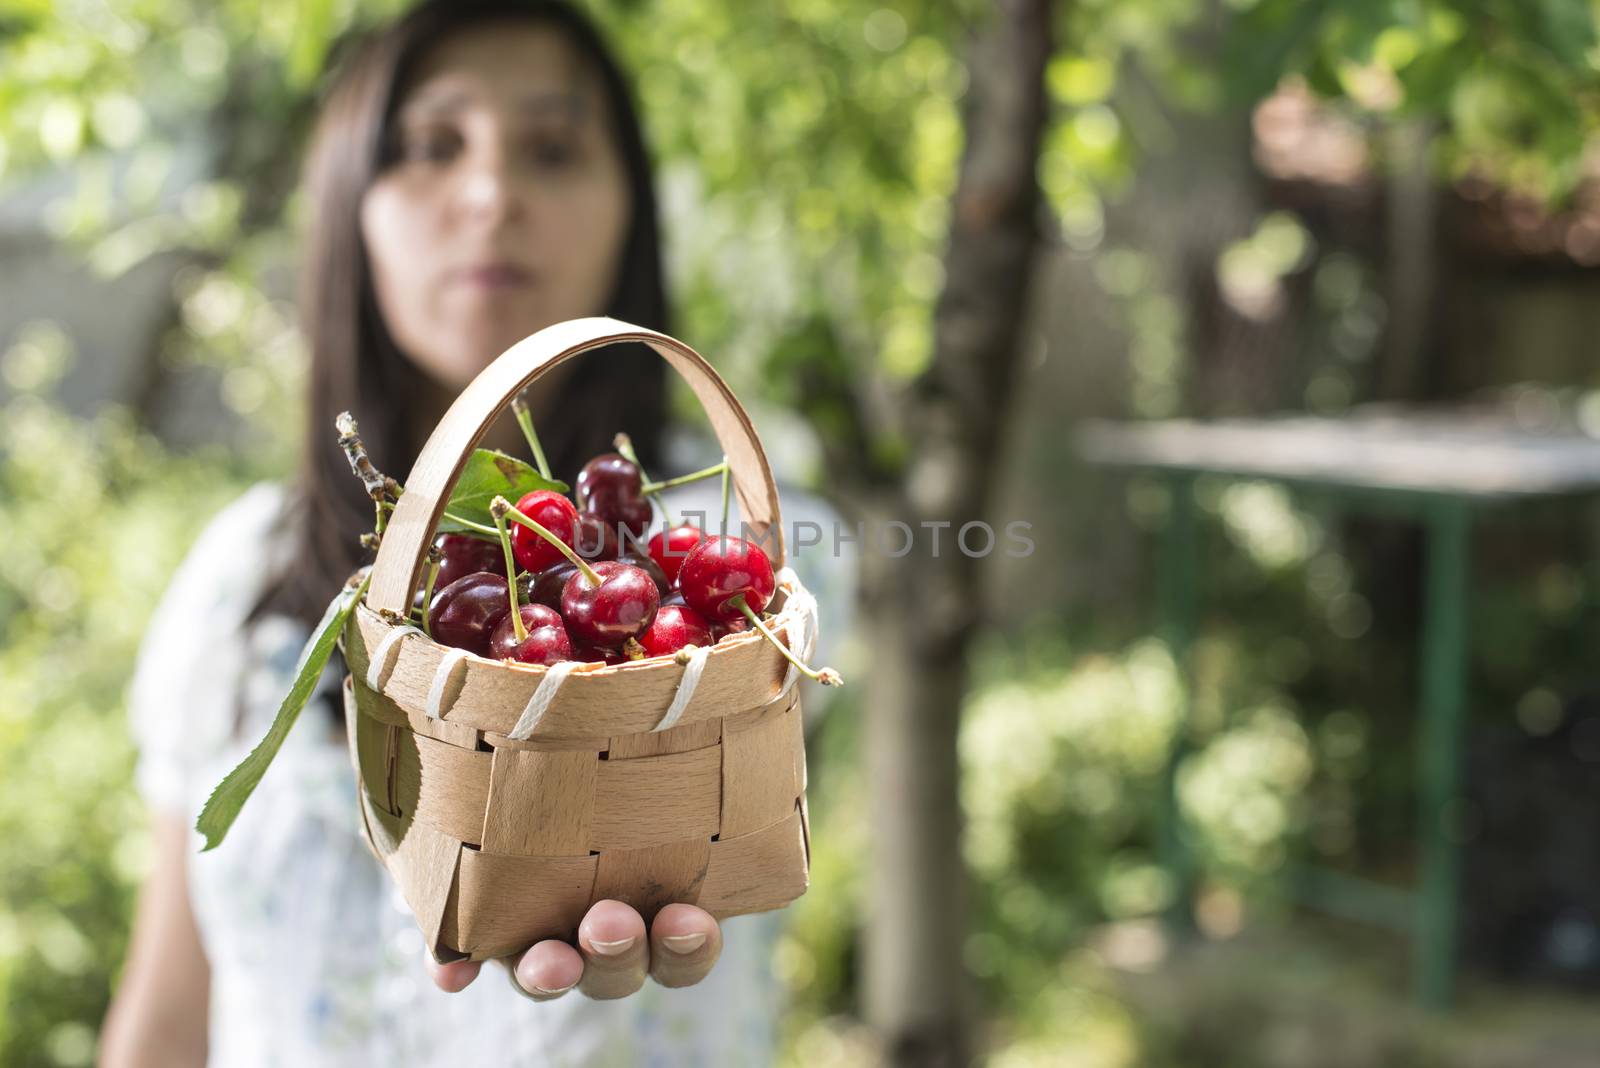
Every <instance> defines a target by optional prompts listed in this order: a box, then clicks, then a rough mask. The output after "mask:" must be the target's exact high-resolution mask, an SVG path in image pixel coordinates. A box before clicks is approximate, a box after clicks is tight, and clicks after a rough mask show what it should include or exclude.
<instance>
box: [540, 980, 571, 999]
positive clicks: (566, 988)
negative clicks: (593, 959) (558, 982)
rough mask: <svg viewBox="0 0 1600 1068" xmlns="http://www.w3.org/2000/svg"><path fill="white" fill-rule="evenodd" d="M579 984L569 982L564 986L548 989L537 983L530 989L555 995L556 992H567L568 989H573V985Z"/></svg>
mask: <svg viewBox="0 0 1600 1068" xmlns="http://www.w3.org/2000/svg"><path fill="white" fill-rule="evenodd" d="M577 985H578V984H577V983H569V984H568V985H566V986H563V987H559V988H557V989H555V990H546V989H545V988H544V987H542V986H537V985H535V986H530V987H529V988H528V989H529V990H531V991H532V992H533V993H535V994H546V995H549V996H552V997H553V996H555V995H556V994H565V993H566V992H567V991H569V990H571V989H572V988H573V987H575V986H577Z"/></svg>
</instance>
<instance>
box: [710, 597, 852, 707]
mask: <svg viewBox="0 0 1600 1068" xmlns="http://www.w3.org/2000/svg"><path fill="white" fill-rule="evenodd" d="M728 603H729V604H731V605H733V606H734V607H735V608H737V609H738V610H739V611H740V612H742V613H743V614H744V618H746V619H748V620H749V621H750V623H751V625H752V626H754V627H755V628H756V629H757V630H759V631H760V632H761V633H762V634H764V635H766V638H767V641H769V642H771V643H772V644H773V645H775V646H777V647H778V652H780V653H782V654H783V655H784V656H785V657H786V658H787V659H788V661H789V663H791V664H793V665H794V666H795V667H797V668H799V669H800V673H801V674H802V675H804V676H805V677H806V678H808V679H815V680H816V681H817V682H820V683H822V685H824V686H843V685H844V679H842V678H840V676H839V673H838V672H837V671H835V670H833V668H831V667H825V668H823V669H822V670H821V671H813V670H812V669H811V668H810V667H808V666H807V665H805V664H804V663H802V662H801V661H800V658H799V657H797V656H795V655H794V653H793V652H791V651H790V649H789V647H788V646H787V645H785V644H783V643H782V642H780V641H779V640H778V636H777V635H776V634H774V633H772V631H770V630H768V629H767V625H766V624H765V623H763V622H761V617H760V616H758V615H756V614H755V612H754V611H752V610H751V608H750V606H749V605H748V604H746V603H745V599H744V594H742V593H740V594H735V595H734V596H733V597H731V598H729V599H728Z"/></svg>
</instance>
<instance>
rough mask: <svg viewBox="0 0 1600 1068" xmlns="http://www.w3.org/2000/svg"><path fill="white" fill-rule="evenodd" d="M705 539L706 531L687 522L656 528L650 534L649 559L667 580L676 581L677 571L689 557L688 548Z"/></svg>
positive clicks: (681, 568)
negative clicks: (653, 532) (656, 529)
mask: <svg viewBox="0 0 1600 1068" xmlns="http://www.w3.org/2000/svg"><path fill="white" fill-rule="evenodd" d="M705 540H706V532H705V531H703V530H701V529H700V528H699V527H697V526H694V525H692V524H689V523H679V524H678V525H677V526H675V527H668V528H667V529H666V530H658V531H656V533H655V534H653V535H651V536H650V559H652V560H654V561H655V562H656V566H657V567H659V568H660V569H661V570H662V572H663V573H664V574H665V575H666V576H667V581H668V582H677V581H678V572H679V571H681V570H683V562H684V561H685V560H687V559H688V558H689V550H690V549H693V548H694V547H695V546H696V545H699V544H700V543H701V542H702V541H705Z"/></svg>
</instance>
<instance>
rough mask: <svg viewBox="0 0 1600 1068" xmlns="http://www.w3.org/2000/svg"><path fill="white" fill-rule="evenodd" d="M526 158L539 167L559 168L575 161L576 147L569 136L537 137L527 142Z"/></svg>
mask: <svg viewBox="0 0 1600 1068" xmlns="http://www.w3.org/2000/svg"><path fill="white" fill-rule="evenodd" d="M528 158H529V159H531V160H532V161H533V162H534V163H535V164H537V165H538V166H540V167H549V168H552V169H559V168H562V167H567V166H570V165H571V164H573V163H575V162H577V159H578V148H577V146H576V145H575V144H573V142H572V139H571V138H565V137H537V138H534V139H532V140H531V141H530V142H529V143H528Z"/></svg>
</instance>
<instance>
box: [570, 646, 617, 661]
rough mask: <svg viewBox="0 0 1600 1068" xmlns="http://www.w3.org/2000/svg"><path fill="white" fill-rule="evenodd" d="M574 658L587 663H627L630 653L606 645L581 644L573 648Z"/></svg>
mask: <svg viewBox="0 0 1600 1068" xmlns="http://www.w3.org/2000/svg"><path fill="white" fill-rule="evenodd" d="M572 659H574V660H581V661H583V662H584V663H586V664H593V663H601V664H626V663H628V654H627V653H624V652H623V651H622V650H621V649H613V648H611V647H609V646H605V645H580V646H578V647H577V648H576V649H574V650H573V653H572Z"/></svg>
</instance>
